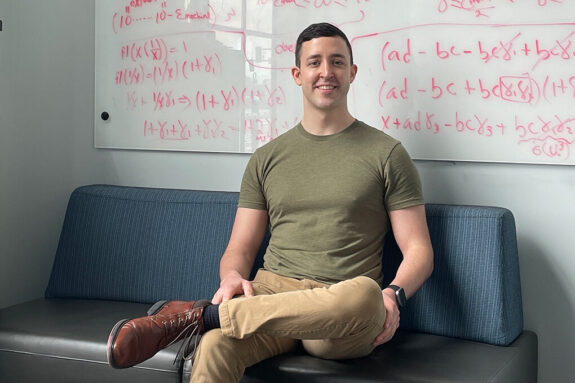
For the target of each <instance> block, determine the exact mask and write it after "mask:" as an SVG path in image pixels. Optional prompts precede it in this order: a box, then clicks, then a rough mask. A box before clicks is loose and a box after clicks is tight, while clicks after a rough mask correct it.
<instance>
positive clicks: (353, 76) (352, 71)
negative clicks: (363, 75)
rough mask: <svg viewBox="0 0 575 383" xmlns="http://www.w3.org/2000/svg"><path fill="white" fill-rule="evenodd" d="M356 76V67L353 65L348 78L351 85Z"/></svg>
mask: <svg viewBox="0 0 575 383" xmlns="http://www.w3.org/2000/svg"><path fill="white" fill-rule="evenodd" d="M356 75H357V65H355V64H353V65H352V66H351V75H350V78H349V83H350V84H351V83H352V82H353V80H355V76H356Z"/></svg>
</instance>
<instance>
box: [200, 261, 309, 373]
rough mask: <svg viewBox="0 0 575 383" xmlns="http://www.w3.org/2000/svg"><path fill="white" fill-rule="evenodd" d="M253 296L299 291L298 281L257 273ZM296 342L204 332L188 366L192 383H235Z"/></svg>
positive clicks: (283, 338) (287, 349) (285, 339)
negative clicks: (190, 369) (247, 369)
mask: <svg viewBox="0 0 575 383" xmlns="http://www.w3.org/2000/svg"><path fill="white" fill-rule="evenodd" d="M252 285H253V289H254V294H255V295H256V296H259V295H269V294H274V293H280V292H286V291H292V290H296V289H299V288H301V283H300V281H297V280H295V279H292V278H285V279H283V278H279V279H277V278H275V275H274V274H272V273H269V272H265V271H260V272H258V274H257V275H256V277H255V279H254V281H253V284H252ZM298 343H299V341H298V340H296V339H292V338H286V337H276V336H269V335H264V334H261V335H260V334H254V335H252V336H249V337H246V338H245V339H234V338H230V337H227V336H224V335H223V334H222V331H221V330H220V329H214V330H211V331H208V332H206V333H205V334H204V335H203V336H202V338H201V340H200V344H199V346H198V349H197V350H196V353H195V356H194V362H193V364H192V375H191V378H190V382H192V383H204V382H209V383H230V382H238V381H239V380H240V379H241V377H242V376H243V374H244V370H245V369H246V368H247V367H249V366H252V365H254V364H256V363H258V362H260V361H262V360H265V359H268V358H271V357H273V356H276V355H279V354H283V353H286V352H289V351H291V350H294V349H295V348H296V347H297V345H298Z"/></svg>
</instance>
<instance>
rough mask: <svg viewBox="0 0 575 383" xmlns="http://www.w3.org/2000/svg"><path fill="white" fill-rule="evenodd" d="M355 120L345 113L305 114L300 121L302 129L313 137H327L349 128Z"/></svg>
mask: <svg viewBox="0 0 575 383" xmlns="http://www.w3.org/2000/svg"><path fill="white" fill-rule="evenodd" d="M354 121H355V118H354V117H353V116H352V115H351V114H350V113H349V112H347V110H346V111H345V113H338V114H334V113H313V114H309V113H308V114H307V115H306V114H305V113H304V116H303V118H302V120H301V124H302V126H303V128H304V129H305V130H306V131H307V132H308V133H311V134H313V135H315V136H329V135H332V134H336V133H339V132H341V131H343V130H344V129H345V128H347V127H348V126H350V125H351V124H352V123H353V122H354Z"/></svg>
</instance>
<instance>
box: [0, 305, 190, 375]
mask: <svg viewBox="0 0 575 383" xmlns="http://www.w3.org/2000/svg"><path fill="white" fill-rule="evenodd" d="M149 307H150V306H149V305H148V304H141V303H128V302H113V301H95V300H78V299H38V300H34V301H30V302H26V303H22V304H19V305H15V306H12V307H9V308H5V309H2V310H0V371H1V373H0V381H1V382H22V383H25V382H44V381H50V382H52V381H54V382H80V381H81V382H94V383H96V382H137V383H144V382H150V383H151V382H156V383H159V382H166V383H168V382H172V383H176V382H181V368H182V361H178V363H176V364H175V365H174V364H173V361H174V359H175V357H176V353H177V348H178V346H179V344H175V345H172V346H170V347H169V348H167V349H165V350H162V351H161V352H159V353H158V354H156V355H155V356H154V357H153V358H152V359H149V360H147V361H146V362H144V363H142V364H140V365H138V366H135V367H133V368H128V369H122V370H115V369H113V368H111V367H110V366H109V365H108V363H107V361H106V342H107V338H108V335H109V333H110V329H111V328H112V327H113V326H114V324H115V323H116V322H117V321H119V320H121V319H124V318H135V317H140V316H143V315H146V310H147V309H148V308H149ZM186 382H187V381H186Z"/></svg>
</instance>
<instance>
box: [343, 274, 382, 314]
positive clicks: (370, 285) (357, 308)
mask: <svg viewBox="0 0 575 383" xmlns="http://www.w3.org/2000/svg"><path fill="white" fill-rule="evenodd" d="M334 286H335V285H334ZM340 287H341V289H340V290H341V293H342V297H341V301H340V302H339V304H340V308H341V306H343V307H345V310H346V311H348V312H349V314H350V316H351V317H355V316H357V314H358V313H362V316H364V317H372V318H376V317H377V316H379V315H381V314H382V313H383V314H384V313H385V307H384V306H383V296H382V292H381V288H380V287H379V285H378V284H377V282H375V281H374V280H373V279H371V278H368V277H363V276H361V277H356V278H353V279H350V280H349V281H346V282H343V283H342V284H341V286H340ZM343 302H345V304H343V305H341V304H342V303H343Z"/></svg>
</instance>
